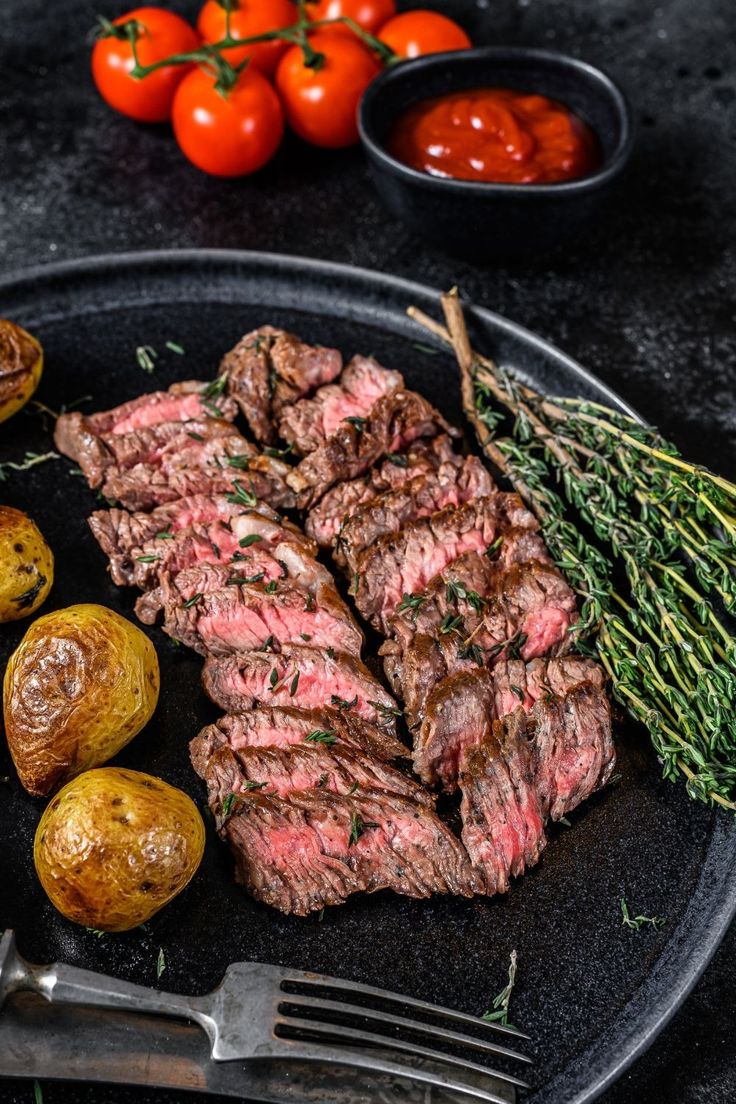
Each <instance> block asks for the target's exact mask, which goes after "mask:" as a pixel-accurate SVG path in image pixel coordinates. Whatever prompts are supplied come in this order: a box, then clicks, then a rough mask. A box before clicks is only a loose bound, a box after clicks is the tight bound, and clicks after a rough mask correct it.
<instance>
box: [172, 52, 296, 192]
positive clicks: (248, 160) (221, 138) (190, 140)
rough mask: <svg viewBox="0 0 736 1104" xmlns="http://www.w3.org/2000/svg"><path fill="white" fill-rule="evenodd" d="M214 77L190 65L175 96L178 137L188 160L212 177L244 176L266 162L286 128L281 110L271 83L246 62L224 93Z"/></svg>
mask: <svg viewBox="0 0 736 1104" xmlns="http://www.w3.org/2000/svg"><path fill="white" fill-rule="evenodd" d="M215 85H216V77H215V76H214V74H213V73H211V72H208V71H206V70H205V69H201V68H196V69H193V70H192V71H191V72H190V73H188V74H187V76H186V77H185V78H184V80H183V81H182V82H181V84H180V85H179V87H178V89H177V91H176V95H175V96H174V106H173V110H172V113H171V121H172V123H173V127H174V134H175V136H176V140H177V142H178V143H179V146H180V147H181V150H182V152H183V153H184V154H185V155H186V156H187V157H188V158H189V160H190V161H191V162H192V164H194V165H196V166H197V168H199V169H202V170H203V171H204V172H206V173H211V174H212V175H213V176H245V175H246V174H247V173H252V172H255V171H256V170H257V169H260V168H261V167H262V166H263V165H265V164H266V162H267V161H270V160H271V158H272V157H273V155H274V154H275V152H276V150H277V149H278V147H279V144H280V142H281V138H282V136H283V133H284V112H283V109H282V107H281V102H280V100H279V98H278V96H277V95H276V93H275V91H274V89H273V87H272V85H271V84H270V83H269V81H268V80H267V79H266V77H264V76H263V74H262V73H259V72H258V70H257V69H253V68H251V67H250V66H248V67H247V68H246V69H244V70H243V72H242V73H240V74H239V75H238V78H237V81H236V83H235V84H234V86H233V87H232V88H231V89H229V90H228V91H227V92H226V93H225V94H223V93H222V92H219V91H218V90H217V89H216V87H215Z"/></svg>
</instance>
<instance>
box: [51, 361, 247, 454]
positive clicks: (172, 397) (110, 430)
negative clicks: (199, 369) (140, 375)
mask: <svg viewBox="0 0 736 1104" xmlns="http://www.w3.org/2000/svg"><path fill="white" fill-rule="evenodd" d="M207 388H208V384H206V383H201V382H200V381H198V380H188V381H186V382H185V383H176V384H174V386H173V387H170V388H169V390H168V391H154V392H152V393H151V394H148V395H139V396H138V398H136V399H131V400H130V402H127V403H123V404H122V405H121V406H116V407H114V408H113V409H112V410H105V411H101V412H100V413H99V414H87V415H85V414H80V413H79V412H78V411H74V412H71V413H69V414H62V415H61V416H60V417H59V418H58V419H57V422H56V430H55V432H54V441H55V443H56V447H57V448H58V450H59V452H63V453H64V455H65V456H70V457H71V458H72V460H76V461H77V463H79V462H80V454H84V452H85V451H87V450H88V449H89V445H90V439H91V438H94V437H99V436H100V435H101V434H127V433H132V432H134V431H135V430H138V429H143V428H145V427H147V426H154V425H157V424H158V423H159V422H188V421H191V420H193V419H196V420H201V419H202V418H207V417H212V416H214V417H215V418H224V419H226V420H227V421H229V422H231V421H232V420H233V418H234V417H235V414H236V412H237V407H236V405H235V403H234V402H233V401H232V399H228V398H226V397H223V396H222V395H216V396H214V397H212V398H207Z"/></svg>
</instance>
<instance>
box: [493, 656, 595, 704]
mask: <svg viewBox="0 0 736 1104" xmlns="http://www.w3.org/2000/svg"><path fill="white" fill-rule="evenodd" d="M492 674H493V696H494V711H495V714H496V716H497V717H503V716H505V715H506V714H507V713H513V711H514V710H515V709H518V708H519V705H523V707H524V709H526V710H527V712H528V711H529V710H530V709H531V708H532V706H533V705H534V703H535V702H536V701H538V700H539V699H540V698H545V697H548V696H549V695H550V694H556V695H557V696H558V697H561V698H564V697H565V695H566V694H568V693H569V692H570V690H572V688H573V687H574V686H577V685H578V684H579V683H581V682H590V683H592V684H593V685H594V686H597V687H598V688H599V689H602V688H603V686H604V684H605V681H606V676H605V673H604V671H603V668H602V667H599V666H598V664H597V663H595V662H594V661H593V660H592V659H588V658H586V657H585V656H578V655H565V656H558V657H556V658H553V659H533V660H532V661H531V663H524V662H523V660H520V659H510V658H509V657H508V656H503V657H502V658H501V659H500V660H499V661H498V662H497V663H496V664H495V666H494V667H493V672H492Z"/></svg>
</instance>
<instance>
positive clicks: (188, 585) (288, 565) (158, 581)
mask: <svg viewBox="0 0 736 1104" xmlns="http://www.w3.org/2000/svg"><path fill="white" fill-rule="evenodd" d="M187 532H188V530H184V531H183V533H182V534H181V537H182V541H181V543H179V542H178V541H176V542H175V543H174V554H175V555H177V554H179V553H181V556H182V561H181V564H179V563H177V561H176V560H174V561H173V566H174V568H178V570H176V569H175V570H171V569H170V565H171V564H172V561H171V560H170V559H166V557H167V556H169V554H170V549H171V547H172V545H171V543H170V542H169V541H163V540H158V541H151V542H149V544H148V545H144V548H151V549H156V547H157V546H163V548H162V552H161V559H160V560H158V561H152V560H151V557H150V556H147V555H146V556H143V560H144V561H145V562H143V563H136V568H142V569H143V570H144V571H145V570H150V569H156V568H158V569H159V570H158V571H154V574H152V575H151V576H150V577H149V578H150V579H151V584H150V585H151V589H150V590H148V591H147V592H146V593H145V594H142V595H141V597H140V598H139V599H138V601H137V602H136V604H135V611H136V616H137V617H138V618H139V619H140V620H141V621H142V622H143V623H144V624H145V625H153V624H155V622H156V619H157V617H158V614H159V612H160V611H161V610H162V609H164V608H166V609H168V610H169V611H170V610H173V609H174V608H176V607H177V606H180V605H181V604H182V602H193V604H196V601H195V596H197V595H199V596H205V595H211V594H214V593H216V592H219V591H221V590H222V589H223V588H227V587H233V586H235V587H238V586H243V585H251V584H256V583H260V584H263V585H264V586H266V585H270V589H271V590H275V592H278V590H279V588H280V587H281V586H282V585H283V584H284V583H286V584H287V585H289V583H290V585H291V586H292V587H297V588H298V589H300V590H301V591H302V593H303V597H302V604H303V605H304V604H309V605H311V604H312V603H311V602H309V603H307V599H306V596H305V595H304V592H305V591H306V590H307V589H309V590H311V591H312V592H313V593H315V594H316V593H317V592H318V591H319V590H320V589H322V588H324V589H326V590H327V591H329V592H330V600H331V602H332V604H333V605H337V606H339V608H340V609H342V610H343V611H344V613H345V615H346V616H348V617H350V619H351V621H352V615H351V614H350V613H349V612H348V608H347V606H346V605H345V603H344V602H343V601H342V599H341V598H340V597H339V595H338V593H337V591H336V590H335V584H334V580H333V578H332V576H331V575H330V573H329V571H328V570H327V569H326V568H325V567H323V566H322V564H319V563H317V561H316V560H315V559H313V558H312V557H311V556H310V555H308V554H307V553H305V552H304V550H303V549H302V548H300V546H299V545H297V544H290V543H286V542H284V543H283V544H276V545H273V544H270V543H269V542H268V541H258V542H257V543H255V544H251V545H250V546H249V547H248V548H247V549H246V550H245V551H237V552H236V553H235V556H236V557H237V558H236V559H231V561H230V562H225V563H223V562H222V558H220V560H219V561H218V560H217V558H216V556H215V551H218V552H221V551H222V549H221V546H220V545H219V544H216V545H212V544H210V543H209V542H208V541H206V540H203V541H202V542H201V543H200V542H197V547H198V548H200V549H201V551H202V557H201V559H200V560H199V561H198V562H195V563H193V564H190V565H187V564H185V563H184V562H183V560H184V558H185V556H186V555H187V553H188V551H189V550H190V546H191V545H192V544H194V543H195V542H194V539H193V538H190V537H188V536H187ZM217 539H218V540H222V538H221V537H219V535H218V537H217ZM238 544H239V542H238ZM154 554H155V553H154ZM287 581H288V582H287ZM197 601H198V599H197Z"/></svg>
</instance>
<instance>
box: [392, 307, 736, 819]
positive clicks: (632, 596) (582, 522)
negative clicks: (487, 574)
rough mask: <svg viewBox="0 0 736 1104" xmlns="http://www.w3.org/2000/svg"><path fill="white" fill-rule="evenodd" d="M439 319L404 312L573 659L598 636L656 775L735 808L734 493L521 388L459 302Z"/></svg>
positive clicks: (662, 443)
mask: <svg viewBox="0 0 736 1104" xmlns="http://www.w3.org/2000/svg"><path fill="white" fill-rule="evenodd" d="M442 306H443V310H444V312H445V319H446V322H447V328H445V327H444V326H442V325H440V324H439V323H437V322H435V321H434V320H432V319H430V318H428V317H427V316H426V315H423V314H422V312H420V311H417V310H415V309H413V308H412V309H410V311H409V313H410V314H411V316H412V317H413V318H414V319H415V320H416V321H418V322H419V323H421V324H422V325H424V326H425V328H427V329H428V330H430V331H431V332H432V333H433V334H434V335H435V336H436V337H439V338H440V339H441V340H442V341H444V342H445V343H447V344H449V345H452V347H453V348H454V350H455V354H456V357H457V360H458V364H459V367H460V374H461V387H462V398H463V407H464V410H465V413H466V415H467V417H468V419H469V421H470V422H471V424H472V425H473V427H474V429H475V432H476V435H477V437H478V441H479V443H480V445H481V447H482V449H483V451H484V452H485V454H486V456H487V457H488V458H489V459H490V460H491V461H492V462H493V464H494V465H495V466H496V467H497V468H498V469H499V471H500V472H501V473H502V474H503V475H505V476H506V477H507V478H508V479H509V480H510V482H511V483H512V484H513V486H514V487H515V489H516V490H517V491H518V493H519V494H520V495H521V497H522V498H523V499H524V500H525V502H526V503H527V505H528V506H529V507H530V509H531V510H532V511H533V512H534V514H535V515H536V517H537V518H538V520H539V523H540V527H541V529H542V532H543V534H544V537H545V539H546V541H547V544H548V547H549V549H550V552H551V553H552V556H553V558H554V560H555V562H556V563H557V565H558V566H559V568H560V569H561V570H562V572H563V573H564V575H565V576H566V578H567V580H568V582H569V583H570V585H571V586H572V587H573V588H574V589H575V590H576V591H577V593H578V595H579V596H580V599H581V602H582V606H581V617H580V620H579V621H578V622H577V623H576V624H575V625H574V626H573V628H572V630H571V631H572V632H573V633H574V635H575V638H576V645H577V646H578V647H579V648H581V650H584V649H585V641H586V639H587V638H590V637H593V636H595V648H596V651H597V654H598V657H599V658H600V661H601V663H602V664H603V666H604V667H605V669H606V671H607V672H608V674H609V676H610V677H611V680H612V684H613V692H614V695H615V697H616V699H617V700H618V701H619V702H620V703H621V704H622V705H623V706H624V707H625V709H626V710H627V711H628V712H629V713H630V714H631V715H632V716H633V717H634V718H636V719H637V720H638V721H640V722H641V723H642V724H644V726H645V727H646V728H647V729H648V731H649V735H650V737H651V740H652V743H653V745H654V748H655V750H656V753H657V756H658V758H659V759H660V762H661V764H662V772H663V775H664V777H665V778H667V779H671V780H674V779H675V778H677V777H682V776H684V778H685V779H686V784H687V788H688V792H689V793H690V795H691V796H692V797H695V798H698V799H700V800H703V801H706V802H708V803H714V802H715V803H717V804H720V805H723V806H725V807H727V808H729V809H736V707H735V706H734V703H736V638H734V635H733V633H732V624H731V621H730V616H729V615H735V614H736V574H735V573H734V568H736V486H735V485H734V484H732V483H730V482H729V481H728V480H726V479H723V478H722V477H720V476H717V475H715V474H713V473H712V472H710V471H708V470H707V469H706V468H703V467H701V466H698V465H695V464H690V463H688V462H687V461H686V460H684V459H683V458H682V457H681V456H680V455H679V453H678V451H677V449H676V448H675V447H674V446H673V445H672V444H671V443H670V442H668V441H666V440H665V439H664V438H663V437H662V436H661V434H660V433H659V432H658V431H657V430H656V429H653V428H651V427H648V426H643V425H640V424H639V423H638V422H637V421H635V420H634V419H633V418H630V417H628V416H627V415H625V414H622V413H620V412H618V411H614V410H611V409H609V408H608V407H605V406H602V405H601V404H598V403H594V402H589V401H584V400H579V399H578V400H576V399H565V398H549V397H546V396H544V395H542V394H540V393H539V392H536V391H534V390H533V389H532V388H530V387H528V386H525V385H524V384H522V383H521V382H520V381H519V380H517V379H515V378H513V377H512V376H510V375H509V373H507V372H505V371H504V370H503V369H501V368H499V367H498V366H497V365H495V364H494V363H493V361H492V360H490V359H489V358H487V357H484V356H481V355H479V354H478V353H476V352H475V351H474V350H472V349H471V346H470V342H469V340H468V335H467V331H466V329H465V324H464V320H463V315H462V307H461V305H460V301H459V298H458V296H457V293H456V292H455V291H453V292H451V293H448V294H447V295H444V296H443V297H442ZM505 427H508V435H507V436H499V434H500V433H501V431H502V429H503V428H505Z"/></svg>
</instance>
